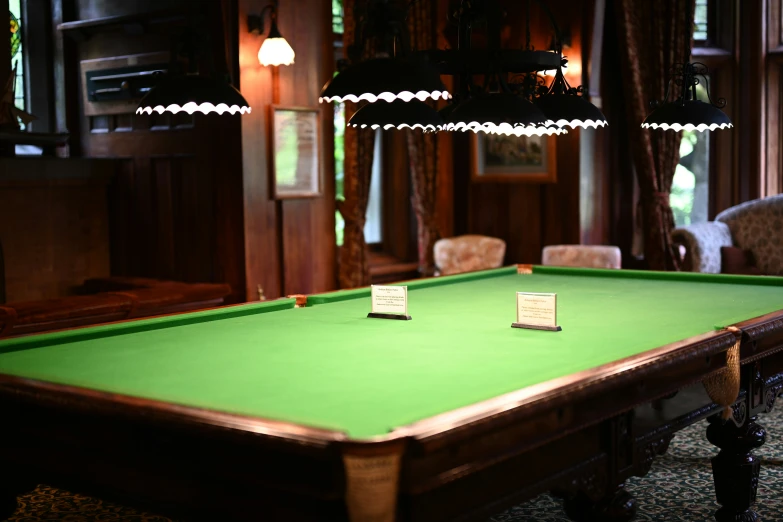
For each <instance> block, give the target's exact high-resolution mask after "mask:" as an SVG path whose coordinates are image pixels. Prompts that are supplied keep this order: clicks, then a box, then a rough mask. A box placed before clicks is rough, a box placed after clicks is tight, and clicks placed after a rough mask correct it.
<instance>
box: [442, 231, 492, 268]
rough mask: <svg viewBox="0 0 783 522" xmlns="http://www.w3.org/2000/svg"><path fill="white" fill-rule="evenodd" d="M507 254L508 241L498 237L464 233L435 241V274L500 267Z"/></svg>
mask: <svg viewBox="0 0 783 522" xmlns="http://www.w3.org/2000/svg"><path fill="white" fill-rule="evenodd" d="M505 255H506V242H505V241H503V240H502V239H498V238H496V237H488V236H478V235H464V236H456V237H450V238H446V239H439V240H438V241H436V242H435V246H434V256H435V266H436V267H437V271H436V272H435V275H450V274H461V273H462V272H473V271H475V270H487V269H489V268H499V267H500V266H502V265H503V257H505Z"/></svg>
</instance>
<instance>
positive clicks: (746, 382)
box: [0, 265, 783, 522]
mask: <svg viewBox="0 0 783 522" xmlns="http://www.w3.org/2000/svg"><path fill="white" fill-rule="evenodd" d="M407 285H408V290H409V313H410V314H411V315H412V317H413V319H412V320H411V321H394V320H381V319H370V318H367V317H366V315H367V312H368V311H369V309H370V302H369V289H367V288H364V289H357V290H346V291H337V292H332V293H327V294H321V295H313V296H300V297H297V298H286V299H279V300H274V301H268V302H259V303H249V304H244V305H237V306H228V307H222V308H216V309H211V310H205V311H200V312H195V313H185V314H177V315H170V316H164V317H158V318H153V319H144V320H135V321H126V322H120V323H114V324H109V325H102V326H97V327H88V328H79V329H73V330H66V331H60V332H54V333H49V334H40V335H31V336H27V337H20V338H15V339H8V340H4V341H0V419H1V420H0V469H1V470H2V474H0V519H3V518H4V517H7V516H9V515H10V514H11V513H12V512H13V510H14V509H15V506H16V495H17V494H19V493H21V492H24V491H25V490H29V489H31V488H32V487H34V485H35V484H38V483H46V484H51V485H54V486H58V487H62V488H65V489H69V490H71V491H76V492H80V493H85V494H90V495H96V496H100V497H102V498H105V499H107V500H115V501H119V502H123V503H127V504H130V505H135V506H138V507H141V508H145V509H148V510H151V511H153V512H158V513H161V514H168V515H171V516H174V517H177V518H182V519H203V520H229V519H231V520H286V521H289V520H307V521H314V520H335V521H336V520H350V521H352V522H386V521H388V522H391V521H394V520H399V521H418V520H421V521H429V522H432V521H439V520H444V521H445V520H460V521H461V520H482V519H484V518H486V517H488V516H490V515H492V514H494V513H497V512H499V511H501V510H503V509H504V508H507V507H509V506H512V505H514V504H516V503H520V502H522V501H524V500H526V499H528V498H531V497H533V496H535V495H537V494H539V493H541V492H544V491H553V492H555V493H556V494H558V495H561V496H562V497H563V498H564V499H565V506H566V510H567V512H568V514H569V515H570V516H571V517H572V518H574V519H576V520H628V519H630V518H632V517H633V513H634V510H635V501H634V499H633V498H632V497H631V496H630V494H628V493H627V492H626V491H625V490H624V489H623V487H622V486H623V482H624V481H625V480H626V479H627V478H628V477H630V476H632V475H639V476H641V475H644V474H645V473H646V472H647V471H648V470H649V468H650V465H651V463H652V461H653V459H654V458H655V457H656V456H657V455H660V454H662V453H663V452H664V451H665V450H666V447H667V445H668V443H669V441H670V440H671V438H672V436H673V434H674V433H675V432H676V431H678V430H679V429H682V428H683V427H685V426H687V425H689V424H692V423H693V422H696V421H698V420H700V419H703V418H709V419H710V421H711V422H710V425H709V428H708V430H707V436H708V438H709V440H710V441H711V442H712V443H713V444H715V445H716V446H718V447H719V448H720V449H721V451H720V453H719V455H718V456H717V457H715V458H714V459H713V472H714V477H715V485H716V494H717V498H718V502H719V503H720V504H721V507H720V509H719V510H718V512H717V513H716V518H717V519H718V520H719V521H721V522H722V521H728V520H732V521H734V520H736V521H739V520H754V519H753V516H755V513H754V512H753V503H754V502H755V500H756V499H755V496H756V485H757V481H758V473H759V461H758V459H757V458H756V457H755V456H754V455H753V453H752V450H753V449H754V448H757V447H759V446H761V444H763V442H764V437H765V432H764V429H763V428H762V427H761V426H759V425H758V424H757V423H756V420H757V419H758V414H759V413H762V412H766V411H769V410H770V409H771V408H772V406H773V404H774V402H775V399H776V398H777V396H778V394H779V393H780V392H781V389H782V388H783V355H782V351H783V278H774V277H753V276H727V275H707V274H695V273H662V272H641V271H626V270H597V269H573V268H570V269H569V268H554V267H538V266H535V267H531V266H530V265H519V266H512V267H507V268H501V269H497V270H489V271H482V272H474V273H469V274H461V275H457V276H448V277H440V278H432V279H422V280H417V281H413V282H409V283H407ZM517 291H530V292H556V293H557V294H558V299H557V301H558V323H559V324H560V325H561V326H562V328H563V330H562V331H561V332H547V331H538V330H524V329H516V328H511V322H512V321H514V319H515V292H517ZM732 325H733V326H734V327H735V328H734V329H727V327H729V326H732ZM732 350H733V351H734V352H733V353H734V354H735V355H738V357H733V358H732V356H731V354H732ZM737 350H738V351H737ZM727 371H735V372H739V373H738V375H739V386H738V388H737V389H735V390H733V391H732V390H731V389H729V394H730V396H731V397H732V399H730V401H729V402H732V403H733V404H732V410H731V412H730V414H729V415H727V416H728V418H724V417H725V416H722V415H721V412H722V411H726V412H728V411H729V410H724V409H723V407H722V406H720V405H718V404H715V403H714V402H713V401H712V399H710V397H709V396H708V395H707V394H706V393H705V391H704V386H702V381H704V380H705V379H709V378H714V377H715V376H717V375H726V372H727ZM735 376H736V374H735ZM724 387H726V388H727V389H728V388H730V387H731V386H730V385H724ZM735 392H736V393H737V395H736V400H735V399H733V397H734V393H735ZM724 402H725V401H724ZM727 404H728V403H727ZM760 501H761V502H763V501H764V499H760ZM674 515H678V514H673V516H674ZM680 515H681V514H680Z"/></svg>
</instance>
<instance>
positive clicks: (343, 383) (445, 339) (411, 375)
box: [0, 267, 783, 438]
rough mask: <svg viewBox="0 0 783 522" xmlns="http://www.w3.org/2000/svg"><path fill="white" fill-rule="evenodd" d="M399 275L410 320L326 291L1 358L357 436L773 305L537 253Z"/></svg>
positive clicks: (363, 298) (4, 366) (2, 365)
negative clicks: (526, 306)
mask: <svg viewBox="0 0 783 522" xmlns="http://www.w3.org/2000/svg"><path fill="white" fill-rule="evenodd" d="M408 286H409V313H410V314H411V315H412V317H413V320H412V321H391V320H380V319H368V318H367V317H366V315H367V312H368V311H369V309H370V303H369V291H368V290H366V289H362V290H356V291H347V292H335V293H331V294H323V295H322V296H312V297H310V298H309V299H308V303H309V305H308V307H307V308H299V309H294V308H292V306H293V301H292V300H281V301H273V302H269V303H262V304H251V305H246V306H240V307H232V308H227V309H223V310H218V311H207V312H199V313H195V314H185V315H182V316H177V317H175V318H171V317H169V318H158V319H150V320H145V321H136V322H132V323H126V324H119V325H108V326H102V327H95V328H89V329H82V330H75V331H71V332H63V333H52V334H45V335H39V336H31V337H27V338H20V339H10V340H6V341H2V342H0V373H7V374H12V375H18V376H24V377H29V378H35V379H42V380H47V381H52V382H57V383H64V384H70V385H76V386H83V387H88V388H95V389H99V390H106V391H111V392H117V393H123V394H128V395H134V396H141V397H148V398H153V399H158V400H164V401H171V402H175V403H181V404H186V405H191V406H198V407H205V408H211V409H216V410H221V411H228V412H236V413H242V414H248V415H254V416H258V417H263V418H269V419H276V420H283V421H289V422H295V423H300V424H306V425H310V426H317V427H323V428H329V429H335V430H340V431H345V432H347V433H348V434H350V435H351V436H353V437H357V438H361V437H369V436H373V435H380V434H383V433H386V432H388V431H389V430H390V429H393V428H395V427H398V426H402V425H405V424H409V423H411V422H415V421H417V420H421V419H424V418H427V417H430V416H432V415H436V414H439V413H443V412H446V411H450V410H453V409H455V408H459V407H461V406H467V405H469V404H473V403H476V402H479V401H482V400H485V399H489V398H492V397H495V396H498V395H501V394H504V393H507V392H511V391H514V390H517V389H520V388H523V387H526V386H529V385H533V384H536V383H541V382H544V381H547V380H549V379H552V378H556V377H560V376H564V375H568V374H571V373H573V372H577V371H580V370H585V369H589V368H592V367H595V366H599V365H601V364H604V363H609V362H612V361H614V360H617V359H620V358H624V357H628V356H632V355H635V354H638V353H641V352H644V351H647V350H650V349H654V348H657V347H660V346H662V345H665V344H668V343H671V342H675V341H678V340H682V339H685V338H688V337H692V336H694V335H698V334H703V333H706V332H709V331H711V330H713V329H715V328H720V327H722V326H725V325H728V324H732V323H736V322H739V321H742V320H745V319H750V318H753V317H757V316H760V315H763V314H765V313H769V312H772V311H775V310H779V309H783V279H781V278H762V277H741V276H736V277H735V276H707V275H699V274H660V273H654V272H631V271H601V270H583V269H556V268H546V267H536V269H535V272H534V274H532V275H524V274H523V275H517V274H516V271H515V269H514V268H511V269H499V270H495V271H487V272H483V273H477V274H468V275H462V276H455V277H444V278H436V279H433V280H426V281H417V282H414V283H410V284H409V285H408ZM517 291H529V292H556V293H557V294H558V323H559V324H560V326H562V328H563V331H562V332H557V333H554V332H545V331H536V330H520V329H515V328H511V323H512V322H513V321H514V320H515V292H517ZM310 305H312V306H310Z"/></svg>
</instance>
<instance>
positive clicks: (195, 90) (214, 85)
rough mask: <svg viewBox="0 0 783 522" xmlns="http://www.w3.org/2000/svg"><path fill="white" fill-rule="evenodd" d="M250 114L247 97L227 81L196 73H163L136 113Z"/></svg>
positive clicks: (142, 100) (140, 103)
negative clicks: (195, 74)
mask: <svg viewBox="0 0 783 522" xmlns="http://www.w3.org/2000/svg"><path fill="white" fill-rule="evenodd" d="M181 111H184V112H187V113H188V114H193V113H194V112H201V113H204V114H209V113H211V112H216V113H218V114H224V113H229V114H236V113H240V114H249V113H250V105H249V104H248V103H247V100H245V98H244V97H243V96H242V94H240V92H239V91H238V90H236V89H235V88H234V87H233V86H231V84H229V83H228V82H227V81H225V80H222V79H218V78H211V77H204V76H194V75H169V74H165V75H161V78H160V80H159V81H158V84H157V85H156V86H155V87H153V88H152V90H150V92H148V93H147V94H146V95H145V96H144V97H143V98H142V99H141V101H140V102H139V107H138V108H137V109H136V114H152V113H153V112H157V113H158V114H163V113H164V112H171V113H174V114H176V113H178V112H181Z"/></svg>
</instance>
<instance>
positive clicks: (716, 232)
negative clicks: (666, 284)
mask: <svg viewBox="0 0 783 522" xmlns="http://www.w3.org/2000/svg"><path fill="white" fill-rule="evenodd" d="M672 238H673V240H674V242H675V243H679V244H681V245H684V246H685V251H686V253H685V269H686V270H691V271H693V272H706V273H711V274H717V273H721V272H725V271H726V270H725V266H723V262H722V259H721V257H722V250H723V251H724V253H725V249H724V247H736V248H739V249H742V250H743V251H745V252H747V253H748V254H749V255H750V256H751V257H752V259H753V262H754V263H755V267H756V268H758V273H761V274H764V275H783V194H781V195H778V196H772V197H769V198H764V199H756V200H753V201H748V202H746V203H742V204H740V205H737V206H735V207H731V208H728V209H726V210H724V211H723V212H721V213H720V214H718V215H717V216H715V221H709V222H707V223H695V224H693V225H688V226H686V227H682V228H677V229H675V230H674V232H673V233H672Z"/></svg>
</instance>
